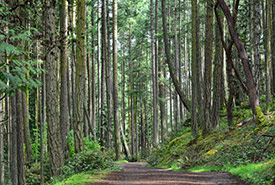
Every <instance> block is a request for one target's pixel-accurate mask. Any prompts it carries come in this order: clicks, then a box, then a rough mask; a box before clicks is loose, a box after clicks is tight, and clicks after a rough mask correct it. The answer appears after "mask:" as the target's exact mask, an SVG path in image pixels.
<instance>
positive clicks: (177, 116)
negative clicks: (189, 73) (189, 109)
mask: <svg viewBox="0 0 275 185" xmlns="http://www.w3.org/2000/svg"><path fill="white" fill-rule="evenodd" d="M177 15H178V12H177V0H174V56H175V67H176V69H179V45H178V34H177V31H178V26H177V18H178V17H177ZM175 73H176V76H177V80H179V77H178V76H179V73H178V70H176V71H175ZM179 83H180V87H181V81H179ZM174 120H175V130H176V132H177V131H178V129H179V126H178V123H179V109H178V94H177V92H175V94H174Z"/></svg>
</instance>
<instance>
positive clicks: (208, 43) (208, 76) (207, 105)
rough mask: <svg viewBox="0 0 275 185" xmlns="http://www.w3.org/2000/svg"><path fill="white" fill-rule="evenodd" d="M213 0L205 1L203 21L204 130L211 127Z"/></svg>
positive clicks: (206, 130) (208, 129)
mask: <svg viewBox="0 0 275 185" xmlns="http://www.w3.org/2000/svg"><path fill="white" fill-rule="evenodd" d="M213 10H214V2H213V0H208V1H207V3H206V23H205V38H206V40H205V54H204V57H205V67H204V124H203V128H201V129H202V130H203V131H204V132H208V131H210V129H211V126H212V125H211V117H210V115H211V81H212V54H213V17H214V16H213ZM215 98H216V97H215Z"/></svg>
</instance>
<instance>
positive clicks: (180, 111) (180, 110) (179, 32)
mask: <svg viewBox="0 0 275 185" xmlns="http://www.w3.org/2000/svg"><path fill="white" fill-rule="evenodd" d="M178 4H179V5H178V6H179V7H178V9H179V29H178V35H179V36H178V37H179V42H178V48H179V50H178V51H179V58H178V59H179V68H178V73H179V81H180V83H182V71H181V67H182V62H181V60H182V58H181V49H182V37H181V36H182V32H181V28H182V24H181V12H182V3H181V0H178ZM181 86H182V85H181ZM177 99H178V98H177ZM179 115H180V120H179V121H180V122H183V119H184V110H183V105H182V103H181V102H180V101H179Z"/></svg>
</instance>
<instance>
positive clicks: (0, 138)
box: [0, 101, 6, 184]
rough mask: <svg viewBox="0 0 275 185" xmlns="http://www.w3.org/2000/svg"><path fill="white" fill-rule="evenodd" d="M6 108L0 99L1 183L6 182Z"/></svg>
mask: <svg viewBox="0 0 275 185" xmlns="http://www.w3.org/2000/svg"><path fill="white" fill-rule="evenodd" d="M3 115H4V109H3V101H0V184H4V182H5V171H4V170H5V168H4V167H5V165H4V124H5V123H6V121H5V122H3V121H4V116H3Z"/></svg>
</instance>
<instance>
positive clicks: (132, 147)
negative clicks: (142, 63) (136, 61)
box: [129, 24, 135, 159]
mask: <svg viewBox="0 0 275 185" xmlns="http://www.w3.org/2000/svg"><path fill="white" fill-rule="evenodd" d="M129 57H130V59H129V70H130V77H129V78H130V91H132V90H133V89H134V82H133V61H132V26H131V24H130V25H129ZM133 103H134V102H133V93H132V92H130V110H131V117H130V121H131V124H130V128H131V133H130V135H131V136H130V138H131V157H132V159H133V157H134V148H135V147H134V146H135V142H134V133H135V132H134V111H133Z"/></svg>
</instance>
